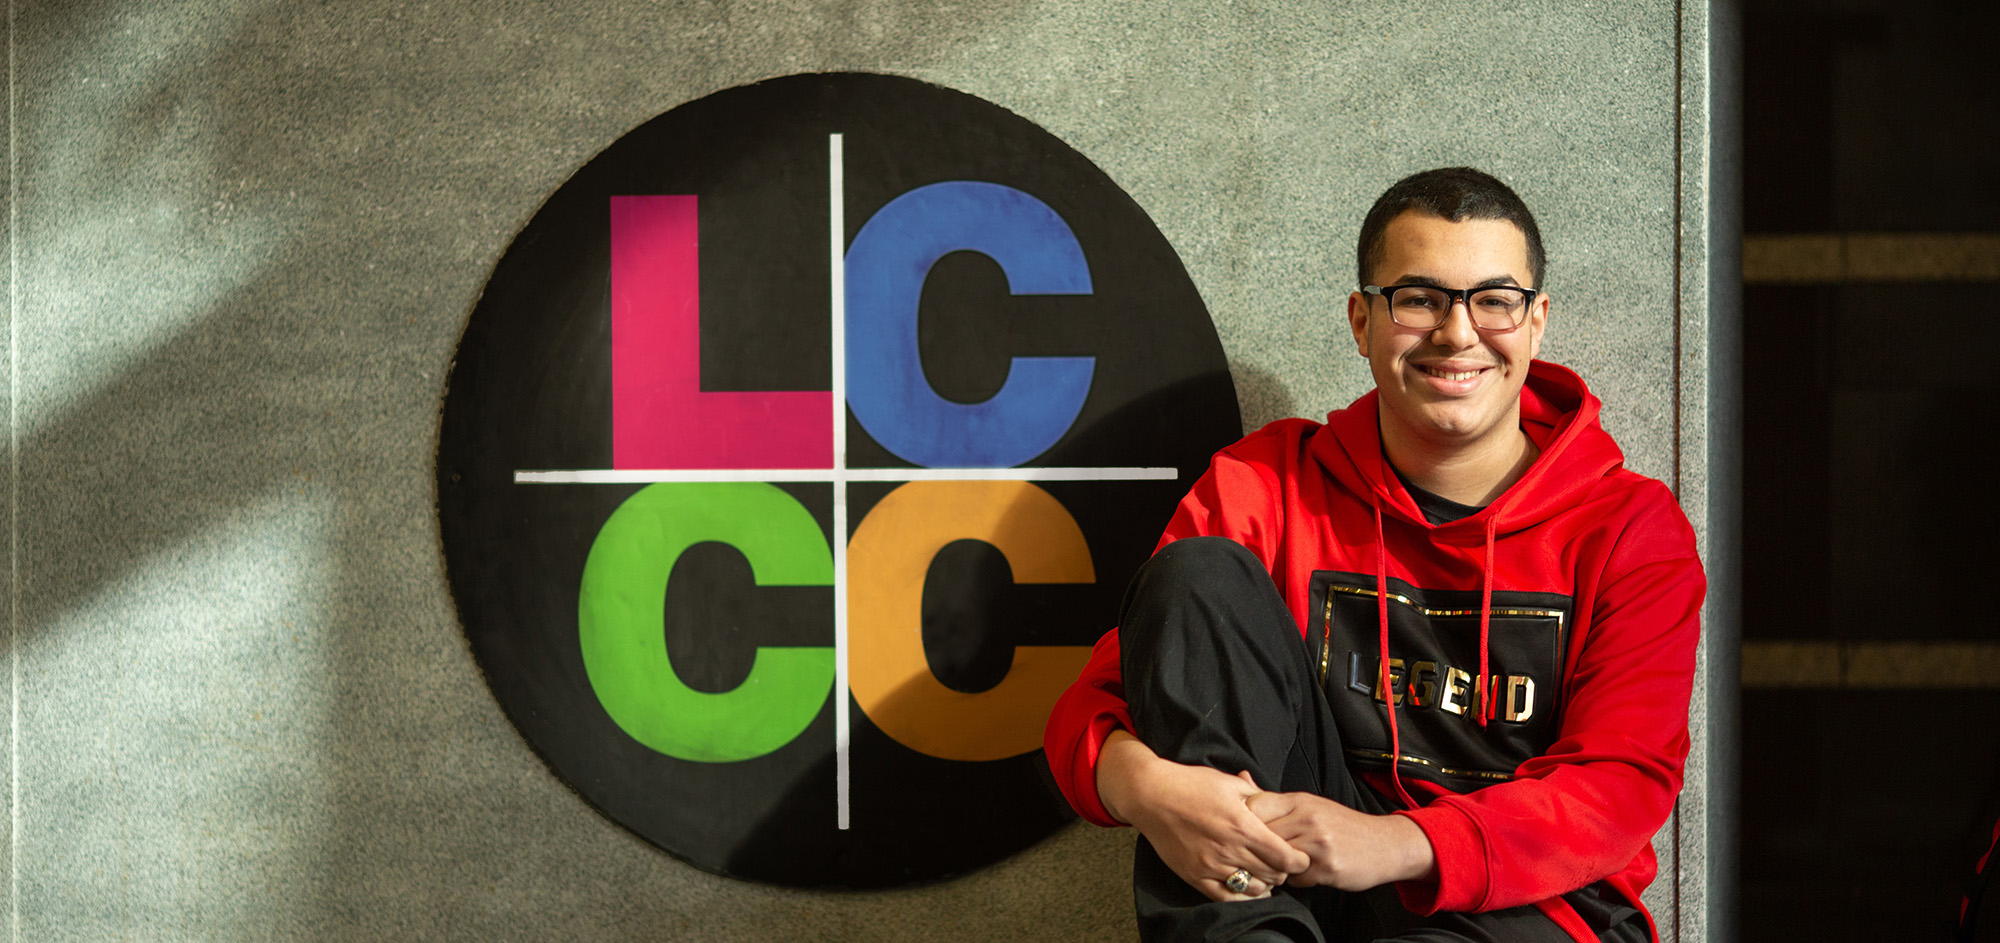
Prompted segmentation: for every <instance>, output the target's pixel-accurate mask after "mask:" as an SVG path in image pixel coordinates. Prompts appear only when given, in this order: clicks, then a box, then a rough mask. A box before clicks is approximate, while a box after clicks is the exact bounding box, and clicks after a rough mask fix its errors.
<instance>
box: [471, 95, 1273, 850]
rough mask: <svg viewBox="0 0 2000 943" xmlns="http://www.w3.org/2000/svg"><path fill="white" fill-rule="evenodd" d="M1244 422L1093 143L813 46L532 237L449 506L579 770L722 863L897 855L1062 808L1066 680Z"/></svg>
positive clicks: (574, 778)
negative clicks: (1057, 749)
mask: <svg viewBox="0 0 2000 943" xmlns="http://www.w3.org/2000/svg"><path fill="white" fill-rule="evenodd" d="M836 340H838V341H839V343H838V344H836V343H835V342H836ZM1239 422H1240V420H1239V417H1238V413H1237V410H1236V400H1235V393H1234V389H1233V387H1232V385H1231V383H1230V380H1229V374H1228V370H1227V367H1226V365H1225V362H1224V359H1223V354H1222V350H1221V345H1220V344H1219V342H1218V341H1217V339H1216V335H1215V330H1214V327H1213V325H1212V324H1211V323H1210V321H1209V318H1208V314H1207V312H1206V310H1205V309H1204V308H1203V306H1202V302H1201V298H1200V296H1199V295H1198V294H1197V293H1196V291H1195V289H1194V286H1193V284H1192V283H1190V281H1189V279H1188V277H1187V274H1186V272H1185V271H1184V270H1183V269H1182V267H1181V264H1180V261H1179V259H1178V258H1177V257H1176V256H1175V254H1174V252H1173V249H1172V248H1171V247H1170V246H1168V245H1167V242H1166V240H1165V239H1164V238H1162V237H1161V235H1160V234H1159V232H1158V230H1156V229H1155V228H1154V227H1153V225H1152V223H1151V222H1150V221H1149V220H1148V219H1147V218H1146V215H1145V213H1144V212H1143V211H1142V210H1140V209H1139V207H1138V205H1137V204H1135V203H1134V202H1133V201H1132V200H1131V199H1130V198H1129V197H1127V196H1126V195H1125V194H1124V193H1123V192H1122V191H1120V190H1119V188H1118V187H1117V186H1116V185H1115V184H1113V183H1112V182H1111V180H1110V179H1109V178H1107V177H1106V176H1105V175H1104V174H1103V173H1102V172H1101V171H1099V170H1098V169H1097V168H1095V167H1094V166H1092V165H1091V163H1090V162H1089V161H1088V160H1086V159H1085V158H1084V157H1083V156H1082V155H1080V154H1078V153H1077V152H1075V151H1074V150H1071V149H1070V148H1069V147H1067V146H1065V145H1064V144H1063V143H1062V142H1061V141H1058V140H1056V139H1055V138H1054V137H1053V136H1051V135H1050V134H1048V133H1047V132H1046V131H1043V130H1042V129H1040V128H1038V127H1036V126H1035V125H1033V124H1031V123H1029V122H1028V121H1026V120H1024V119H1022V118H1020V117H1018V116H1016V115H1014V114H1012V113H1010V112H1008V111H1006V110H1004V109H1001V108H999V107H997V106H994V105H992V104H989V103H986V102H983V101H980V100H978V99H976V98H972V97H970V96H967V95H964V94H960V93H958V92H953V91H949V90H946V89H943V88H938V87H936V86H932V85H927V84H925V83H922V82H917V81H913V80H910V79H903V78H895V77H890V76H880V75H860V74H827V75H801V76H792V77H788V78H782V79H774V80H771V81H767V82H762V83H759V84H756V85H751V86H745V87H742V88H734V89H729V90H726V91H722V92H718V93H716V94H714V95H710V96H708V97H707V98H703V99H701V100H699V101H695V102H691V103H688V104H686V105H683V106H681V107H679V108H676V109H674V110H673V111H670V112H668V113H666V114H664V115H662V116H660V117H658V118H656V119H654V120H652V121H650V122H647V123H646V124H645V125H643V126H641V127H639V128H638V129H636V130H634V131H632V132H631V133H630V134H628V135H626V136H625V137H624V138H622V139H620V140H619V141H618V142H617V143H615V144H613V145H612V146H611V147H610V148H608V149H607V150H605V151H604V152H603V153H602V154H600V155H598V156H597V157H596V158H595V159H593V160H592V161H591V162H590V163H589V164H588V165H586V166H585V167H584V168H583V169H582V170H580V171H578V172H577V174H576V176H575V177H573V178H572V179H571V180H570V181H569V182H568V183H566V184H564V185H563V187H562V188H561V189H560V190H558V191H557V192H556V193H555V195H554V196H552V197H550V198H549V200H548V203H547V204H546V205H544V206H543V207H542V209H541V211H540V212H539V213H537V214H536V216H535V218H534V220H533V221H532V222H530V223H529V224H528V226H527V228H526V229H525V230H523V231H522V233H521V234H520V236H519V237H518V238H517V239H516V240H515V241H514V243H513V245H512V246H511V247H510V248H509V249H508V251H507V254H506V255H505V257H503V258H502V259H501V261H500V264H499V266H498V267H497V268H496V269H495V270H494V273H493V277H492V279H491V280H490V281H489V282H488V283H487V287H486V292H485V294H484V296H483V297H481V299H480V301H479V303H478V306H477V308H476V309H475V310H474V312H473V314H472V318H471V321H470V323H469V324H468V325H467V327H466V331H465V336H464V338H463V339H462V340H461V342H460V345H459V351H458V358H457V361H456V363H455V364H454V366H453V368H452V374H451V381H450V386H449V392H448V394H447V396H446V399H445V408H444V419H443V430H442V435H441V438H440V442H439V445H438V515H439V518H440V521H441V524H442V528H443V536H444V550H445V557H446V563H447V568H448V571H449V575H450V580H451V588H452V593H453V595H454V597H455V598H456V600H457V603H458V608H459V613H460V616H461V618H462V619H463V621H464V624H465V631H466V635H467V637H468V639H469V640H470V641H471V645H472V650H473V653H474V655H475V656H476V657H477V659H478V661H479V664H480V667H481V668H482V669H483V671H484V672H485V675H486V680H487V683H488V684H489V685H490V686H491V688H492V690H493V693H494V696H495V697H496V698H497V699H498V700H499V702H500V704H501V706H502V707H503V708H504V709H505V711H506V712H507V715H508V717H509V718H510V719H511V720H512V721H513V723H514V725H515V726H516V727H517V728H519V730H520V731H521V734H522V735H523V736H524V737H526V738H527V740H528V742H529V743H530V744H532V745H533V747H534V748H535V750H536V751H537V752H539V753H540V754H541V756H542V757H543V758H544V759H545V760H546V761H547V762H548V764H549V766H550V767H551V768H553V769H554V770H555V772H556V773H557V775H559V776H561V777H562V778H563V779H564V780H565V781H567V782H568V783H569V784H570V785H572V786H573V787H574V788H575V789H576V790H577V791H578V792H579V793H581V794H582V795H583V797H584V798H585V799H587V800H588V801H589V802H590V803H591V804H593V805H595V806H596V807H597V808H598V809H600V810H602V811H603V812H604V813H605V814H606V815H609V816H610V817H612V818H613V819H615V820H616V821H618V822H619V823H621V824H623V825H624V826H626V827H627V828H630V829H631V830H633V831H634V832H636V833H638V834H639V835H641V836H643V837H645V838H646V839H647V840H649V841H652V842H654V843H655V844H657V845H659V846H660V847H662V848H664V849H666V850H668V851H670V852H672V853H673V854H675V855H677V856H679V857H681V858H684V859H686V860H687V861H690V862H692V863H694V864H696V865H698V866H700V867H703V868H706V869H708V870H711V871H715V872H718V873H721V874H727V875H732V876H737V877H743V878H750V879H755V880H761V881H768V882H773V883H779V884H788V885H798V886H831V887H843V886H844V887H857V888H858V887H882V886H889V885H896V884H904V883H909V882H913V881H923V880H932V879H936V878H939V877H943V876H946V875H951V874H955V873H959V872H962V871H966V870H968V869H971V868H975V867H978V866H980V865H983V864H986V863H989V862H992V861H995V860H998V859H1000V858H1003V857H1005V856H1007V855H1010V854H1012V853H1014V852H1015V851H1018V850H1020V849H1021V848H1024V847H1026V846H1027V845H1029V844H1032V843H1034V842H1035V841H1037V840H1039V839H1040V838H1042V837H1043V836H1045V835H1047V834H1048V833H1049V832H1051V831H1052V830H1054V829H1055V828H1057V827H1058V826H1060V825H1061V824H1063V823H1064V822H1065V821H1067V820H1068V819H1069V813H1068V811H1067V809H1066V808H1065V807H1064V806H1063V804H1062V802H1061V800H1060V798H1058V797H1057V796H1056V795H1055V794H1054V793H1053V791H1052V790H1051V789H1050V788H1049V786H1048V785H1047V777H1048V773H1047V765H1046V763H1045V761H1044V760H1043V758H1042V756H1041V752H1040V750H1039V746H1040V733H1041V729H1042V725H1043V722H1044V719H1045V718H1046V716H1047V713H1048V708H1049V705H1050V704H1051V703H1052V702H1053V700H1054V698H1055V696H1056V694H1057V693H1058V692H1060V691H1061V689H1062V688H1063V687H1064V686H1065V685H1066V684H1067V683H1068V682H1069V681H1070V680H1071V679H1073V678H1074V677H1075V675H1076V672H1077V670H1078V669H1079V668H1080V667H1081V665H1082V663H1083V659H1084V657H1085V655H1086V654H1087V652H1088V650H1089V646H1090V645H1091V644H1092V643H1093V642H1094V641H1095V640H1096V639H1097V637H1098V636H1099V635H1101V634H1102V633H1103V632H1104V631H1105V630H1106V629H1107V628H1109V627H1110V626H1111V624H1112V621H1113V618H1114V615H1115V608H1116V605H1117V602H1118V598H1119V595H1120V593H1121V592H1122V590H1123V587H1124V583H1125V580H1126V578H1127V577H1128V576H1129V575H1130V573H1131V571H1132V570H1133V569H1134V568H1135V567H1136V566H1137V565H1138V564H1139V563H1140V562H1142V561H1143V560H1144V559H1145V558H1146V556H1147V555H1148V554H1149V553H1150V552H1151V550H1152V546H1153V543H1154V541H1155V540H1156V539H1157V536H1158V533H1159V530H1160V528H1161V526H1162V525H1163V524H1164V523H1165V521H1166V518H1167V516H1168V514H1169V513H1170V512H1171V510H1172V508H1173V505H1174V503H1175V502H1176V501H1177V500H1178V499H1179V497H1180V495H1181V493H1182V492H1184V491H1185V490H1186V488H1187V486H1188V484H1189V483H1190V482H1191V481H1192V480H1193V478H1194V476H1196V475H1197V474H1199V472H1200V471H1201V470H1202V469H1203V468H1204V467H1206V464H1207V460H1208V457H1209V455H1210V454H1211V453H1212V452H1214V450H1215V449H1217V448H1219V447H1221V446H1222V445H1225V444H1227V443H1228V442H1230V441H1231V440H1233V439H1234V438H1235V437H1236V435H1237V433H1238V430H1239ZM835 535H838V539H837V540H836V538H835Z"/></svg>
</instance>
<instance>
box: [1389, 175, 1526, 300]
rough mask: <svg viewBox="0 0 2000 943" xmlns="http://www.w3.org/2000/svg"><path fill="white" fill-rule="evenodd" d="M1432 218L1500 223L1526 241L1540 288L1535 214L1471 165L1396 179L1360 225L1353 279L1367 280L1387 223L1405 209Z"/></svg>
mask: <svg viewBox="0 0 2000 943" xmlns="http://www.w3.org/2000/svg"><path fill="white" fill-rule="evenodd" d="M1412 210H1414V211H1416V212H1419V213H1423V214H1425V215H1428V216H1436V217H1440V218H1442V219H1446V220H1449V221H1451V222H1454V223H1458V222H1464V221H1465V220H1468V219H1504V220H1506V221H1508V222H1510V223H1513V224H1514V226H1515V228H1517V229H1519V230H1521V235H1523V236H1525V237H1527V240H1528V269H1529V273H1530V274H1531V275H1533V276H1534V279H1535V284H1534V285H1533V286H1531V287H1534V288H1540V287H1542V270H1543V267H1544V265H1545V261H1544V258H1543V256H1542V232H1541V230H1539V229H1537V228H1535V214H1533V213H1530V212H1528V204H1526V203H1523V202H1521V196H1520V194H1517V193H1515V192H1514V191H1513V189H1512V188H1510V187H1508V186H1507V185H1506V184H1504V183H1501V182H1500V180H1499V178H1497V177H1494V176H1493V175H1492V174H1489V173H1486V172H1485V171H1481V170H1474V169H1472V168H1471V167H1442V168H1439V169H1437V170H1426V171H1424V172H1422V173H1415V174H1411V175H1409V176H1407V177H1404V178H1403V179H1401V180H1398V181H1396V185H1395V186H1393V187H1390V188H1389V189H1388V190H1387V191H1386V192H1384V193H1383V194H1382V196H1381V197H1380V198H1378V199H1377V200H1376V201H1375V205H1374V206H1373V207H1372V208H1370V209H1369V210H1368V218H1367V219H1366V220H1363V221H1362V223H1361V238H1360V239H1359V240H1357V241H1356V244H1355V248H1354V265H1355V278H1356V280H1357V281H1358V283H1360V284H1366V283H1367V282H1368V276H1369V273H1370V272H1373V271H1374V269H1375V266H1376V265H1377V264H1379V263H1380V262H1381V261H1382V251H1383V248H1382V239H1383V237H1384V235H1385V234H1386V233H1387V231H1388V229H1389V222H1390V221H1391V220H1393V219H1395V218H1396V217H1398V216H1401V215H1403V214H1404V213H1407V212H1410V211H1412Z"/></svg>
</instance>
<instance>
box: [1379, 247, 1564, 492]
mask: <svg viewBox="0 0 2000 943" xmlns="http://www.w3.org/2000/svg"><path fill="white" fill-rule="evenodd" d="M1368 279H1369V282H1370V284H1374V285H1381V286H1384V287H1386V286H1390V285H1405V284H1422V285H1432V286H1435V287H1439V288H1452V289H1460V288H1473V287H1485V286H1491V285H1518V286H1520V287H1523V288H1538V287H1540V286H1538V285H1534V284H1532V283H1531V276H1530V269H1529V267H1528V240H1527V238H1526V237H1525V236H1523V235H1522V234H1521V230H1520V229H1519V228H1518V227H1516V226H1515V225H1514V224H1513V223H1511V222H1508V221H1506V220H1498V219H1468V220H1465V221H1464V222H1457V223H1454V222H1450V221H1448V220H1445V219H1442V218H1440V217H1436V216H1430V215H1426V214H1420V213H1415V212H1409V213H1404V214H1403V215H1401V216H1398V217H1396V218H1395V219H1393V220H1391V221H1390V222H1389V226H1388V228H1387V229H1386V230H1384V233H1383V252H1382V256H1381V259H1380V261H1378V262H1377V263H1376V264H1375V271H1373V272H1370V273H1368ZM1548 313H1549V301H1548V296H1546V295H1537V296H1536V298H1535V301H1534V303H1533V304H1531V305H1530V306H1529V308H1528V312H1527V315H1526V317H1525V319H1524V320H1523V322H1522V323H1521V326H1519V327H1517V328H1515V329H1513V330H1512V331H1506V332H1493V331H1485V330H1481V329H1479V328H1477V327H1474V326H1473V324H1472V315H1471V312H1469V311H1467V310H1466V309H1465V306H1464V305H1463V304H1453V305H1452V306H1451V311H1450V313H1449V314H1448V316H1447V317H1446V318H1445V320H1444V323H1443V324H1440V325H1438V326H1437V327H1435V328H1431V329H1429V330H1425V329H1422V328H1408V327H1403V326H1402V325H1399V324H1397V323H1395V322H1394V321H1393V320H1392V319H1391V318H1390V317H1389V302H1388V301H1387V300H1386V299H1384V298H1378V297H1376V296H1374V295H1368V294H1364V293H1362V292H1355V293H1354V294H1352V295H1350V296H1348V299H1347V321H1348V325H1349V326H1350V327H1351V328H1352V329H1353V331H1354V340H1355V342H1356V343H1357V344H1358V345H1360V348H1361V355H1362V356H1363V357H1367V358H1368V366H1369V370H1370V371H1371V372H1372V373H1374V375H1375V386H1376V388H1377V389H1378V390H1380V391H1381V404H1382V436H1383V439H1384V441H1385V442H1387V443H1389V444H1390V446H1391V447H1392V449H1394V448H1396V447H1398V446H1418V445H1419V443H1422V447H1428V448H1429V449H1431V450H1441V451H1444V452H1446V453H1458V452H1462V451H1464V450H1468V449H1476V448H1478V447H1480V446H1483V445H1492V444H1497V443H1498V442H1500V441H1501V440H1500V439H1498V438H1496V437H1498V436H1506V435H1513V434H1514V430H1516V429H1517V428H1519V426H1520V396H1521V384H1522V383H1523V382H1525V381H1526V380H1527V378H1528V362H1529V361H1530V360H1533V359H1534V357H1535V355H1536V354H1537V353H1539V352H1540V351H1541V346H1542V329H1543V327H1544V326H1545V325H1546V324H1547V322H1548Z"/></svg>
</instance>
